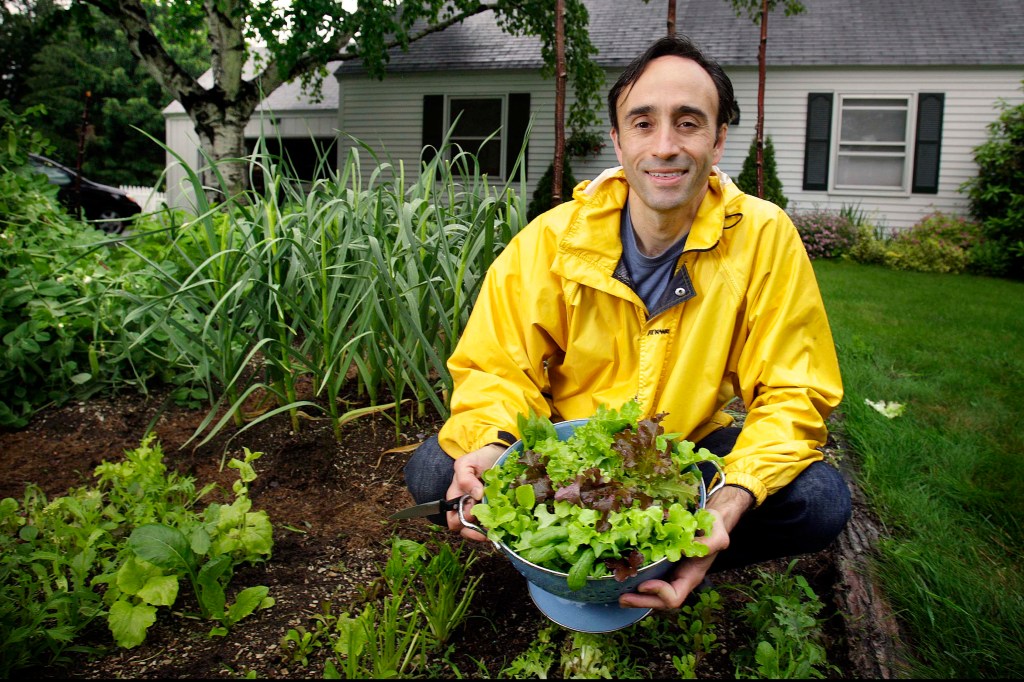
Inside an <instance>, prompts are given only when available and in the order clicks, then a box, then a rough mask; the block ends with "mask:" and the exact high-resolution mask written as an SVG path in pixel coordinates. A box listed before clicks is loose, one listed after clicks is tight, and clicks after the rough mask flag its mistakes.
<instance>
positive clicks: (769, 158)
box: [736, 135, 789, 209]
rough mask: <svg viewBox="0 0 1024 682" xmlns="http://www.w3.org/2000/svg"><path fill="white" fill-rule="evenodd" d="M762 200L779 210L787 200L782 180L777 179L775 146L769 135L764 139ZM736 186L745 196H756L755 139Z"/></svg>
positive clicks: (787, 202)
mask: <svg viewBox="0 0 1024 682" xmlns="http://www.w3.org/2000/svg"><path fill="white" fill-rule="evenodd" d="M762 160H763V162H764V169H763V175H764V197H762V198H764V199H767V200H768V201H770V202H772V203H773V204H775V205H776V206H778V207H779V208H782V209H785V208H786V205H787V204H789V199H787V198H786V195H784V194H783V193H782V180H780V179H779V171H778V168H777V167H776V164H775V146H774V145H773V144H772V137H771V135H767V136H765V138H764V152H763V159H762ZM736 186H737V187H739V188H740V189H741V190H743V191H744V192H746V193H747V194H750V195H753V196H755V197H756V196H757V138H756V137H755V138H754V139H753V140H751V141H750V150H749V151H748V152H747V158H746V159H744V160H743V168H742V169H741V170H740V174H739V177H737V178H736Z"/></svg>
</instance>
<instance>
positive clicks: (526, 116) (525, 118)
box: [505, 92, 530, 178]
mask: <svg viewBox="0 0 1024 682" xmlns="http://www.w3.org/2000/svg"><path fill="white" fill-rule="evenodd" d="M529 124H530V93H528V92H521V93H518V92H513V93H510V94H509V96H508V135H506V136H505V177H506V178H509V177H511V175H512V167H513V166H515V165H516V159H517V158H518V157H519V152H520V150H522V152H523V173H524V175H523V177H526V175H525V173H526V168H527V165H528V164H527V163H526V162H527V161H528V160H529V149H530V148H529V146H527V148H526V149H525V150H524V149H523V143H524V142H525V141H526V129H527V127H528V126H529Z"/></svg>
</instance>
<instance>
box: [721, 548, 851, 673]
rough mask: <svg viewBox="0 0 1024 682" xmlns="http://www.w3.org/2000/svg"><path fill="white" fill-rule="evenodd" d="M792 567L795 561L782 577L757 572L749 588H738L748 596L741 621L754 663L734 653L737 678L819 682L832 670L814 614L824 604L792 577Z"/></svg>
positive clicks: (803, 580)
mask: <svg viewBox="0 0 1024 682" xmlns="http://www.w3.org/2000/svg"><path fill="white" fill-rule="evenodd" d="M795 565H796V559H794V560H792V561H791V562H790V563H789V566H788V567H787V568H786V570H785V571H783V572H781V573H771V572H768V571H765V570H763V569H759V570H758V571H757V577H756V578H755V579H754V580H753V581H751V583H750V585H749V586H739V587H738V588H737V589H738V590H739V591H740V592H742V593H744V594H746V595H747V596H748V597H749V598H750V601H749V602H747V604H746V605H745V607H744V610H743V620H744V621H745V622H746V624H747V625H748V626H749V627H750V628H752V630H753V632H754V637H753V639H752V641H751V644H752V645H753V646H754V647H755V649H754V652H753V660H751V651H750V650H749V649H740V650H739V651H735V652H733V660H734V661H735V663H736V666H737V668H736V677H737V678H748V679H749V678H754V679H770V680H773V679H774V680H777V679H809V678H812V677H813V678H816V679H822V678H824V677H825V676H826V673H827V672H828V671H829V670H836V668H835V667H834V666H830V665H829V664H828V660H827V656H826V652H825V647H824V646H823V644H822V632H821V621H820V620H819V619H818V614H819V613H820V612H821V610H822V608H823V607H824V605H823V604H822V603H821V600H820V599H818V596H817V595H816V594H815V593H814V591H813V590H812V589H811V587H810V585H808V584H807V579H806V578H804V577H803V576H802V575H796V576H794V575H793V574H792V571H793V567H794V566H795Z"/></svg>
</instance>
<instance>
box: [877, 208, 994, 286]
mask: <svg viewBox="0 0 1024 682" xmlns="http://www.w3.org/2000/svg"><path fill="white" fill-rule="evenodd" d="M982 242H984V237H983V236H982V230H981V226H980V225H979V224H978V223H977V222H975V221H973V220H970V219H966V218H962V217H959V216H954V215H948V214H945V213H941V212H936V213H932V214H930V215H928V216H925V217H924V218H922V219H921V220H920V221H918V222H917V224H915V225H914V226H913V227H911V228H910V229H909V230H907V231H905V232H900V233H898V234H896V235H895V236H894V237H893V238H892V240H891V242H890V244H889V246H888V249H887V253H886V264H887V265H889V266H890V267H893V268H896V269H898V270H917V271H919V272H952V273H957V272H964V271H965V270H967V269H968V266H969V265H970V263H971V249H972V247H974V246H975V245H978V244H980V243H982Z"/></svg>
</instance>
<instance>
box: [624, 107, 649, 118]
mask: <svg viewBox="0 0 1024 682" xmlns="http://www.w3.org/2000/svg"><path fill="white" fill-rule="evenodd" d="M653 111H654V105H653V104H644V105H642V106H639V107H633V108H632V109H630V110H629V111H627V112H626V118H631V117H633V116H646V115H647V114H650V113H652V112H653Z"/></svg>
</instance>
